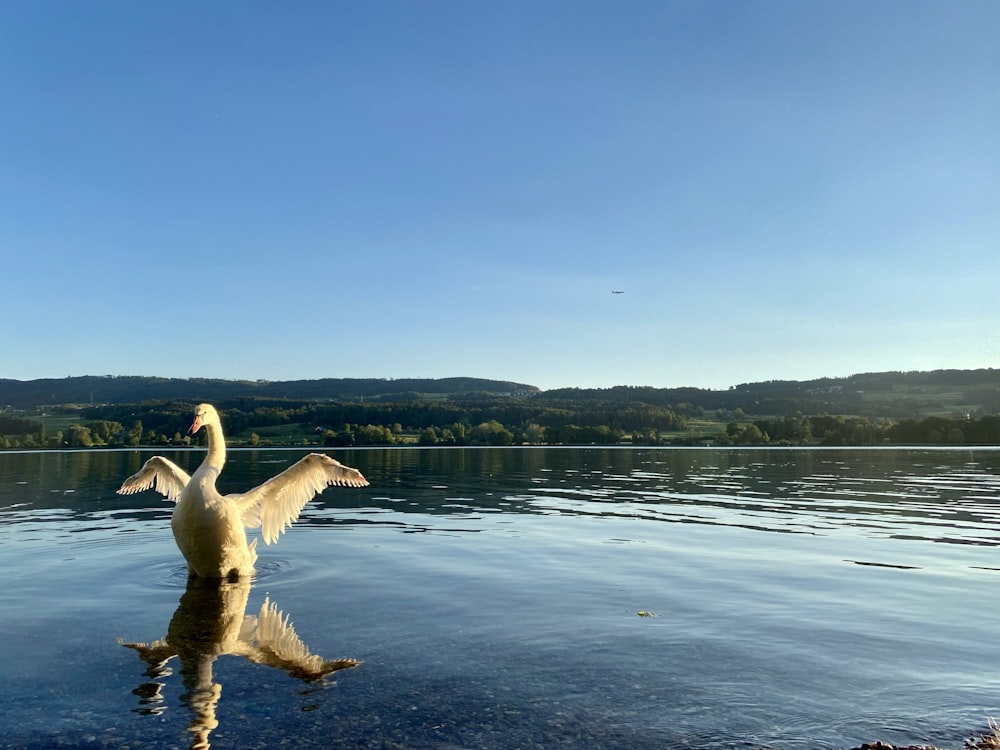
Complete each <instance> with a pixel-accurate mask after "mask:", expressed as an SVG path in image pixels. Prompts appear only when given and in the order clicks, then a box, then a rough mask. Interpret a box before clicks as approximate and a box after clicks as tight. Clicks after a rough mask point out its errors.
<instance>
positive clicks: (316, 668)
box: [240, 597, 361, 680]
mask: <svg viewBox="0 0 1000 750" xmlns="http://www.w3.org/2000/svg"><path fill="white" fill-rule="evenodd" d="M240 641H241V642H242V644H241V645H242V646H243V648H242V651H241V654H242V655H243V656H245V657H246V658H248V659H250V660H251V661H254V662H257V663H259V664H268V665H270V666H272V667H280V668H281V669H284V670H285V671H287V672H288V673H289V674H291V675H294V676H296V677H300V678H302V679H305V680H316V679H319V678H320V677H324V676H326V675H328V674H330V673H331V672H335V671H337V670H338V669H349V668H351V667H356V666H358V664H360V663H361V662H359V661H358V660H357V659H334V660H331V661H325V660H324V659H323V657H321V656H319V655H318V654H314V653H312V652H311V651H310V650H309V648H308V646H306V644H304V643H303V642H302V639H301V638H299V636H298V634H297V633H296V632H295V628H294V626H293V625H292V623H291V622H290V621H289V618H288V615H285V614H283V613H282V612H281V610H280V609H278V605H277V604H274V603H273V602H271V601H270V599H269V598H268V597H265V598H264V603H263V604H262V605H261V607H260V612H259V613H258V615H257V616H256V617H254V616H252V615H248V616H247V617H246V618H244V620H243V628H242V629H241V632H240Z"/></svg>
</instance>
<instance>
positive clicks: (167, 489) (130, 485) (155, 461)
mask: <svg viewBox="0 0 1000 750" xmlns="http://www.w3.org/2000/svg"><path fill="white" fill-rule="evenodd" d="M190 481H191V477H189V476H188V474H187V472H186V471H184V469H182V468H181V467H180V466H178V465H177V464H175V463H174V462H173V461H171V460H170V459H167V458H164V457H163V456H153V457H152V458H151V459H149V460H148V461H147V462H146V463H144V464H143V465H142V468H141V469H139V471H137V472H136V473H135V474H133V475H132V476H130V477H129V478H128V479H126V480H125V481H124V482H123V483H122V486H121V487H119V488H118V494H119V495H131V494H132V493H133V492H142V491H143V490H148V489H150V488H151V487H153V486H154V485H155V489H156V491H157V492H159V493H160V494H161V495H163V496H164V497H165V498H167V500H176V499H177V498H179V497H180V496H181V490H183V489H184V485H186V484H187V483H188V482H190Z"/></svg>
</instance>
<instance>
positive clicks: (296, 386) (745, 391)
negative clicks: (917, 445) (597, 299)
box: [0, 368, 1000, 419]
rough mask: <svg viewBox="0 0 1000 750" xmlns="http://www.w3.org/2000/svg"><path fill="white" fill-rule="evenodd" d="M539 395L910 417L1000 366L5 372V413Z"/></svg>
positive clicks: (969, 407)
mask: <svg viewBox="0 0 1000 750" xmlns="http://www.w3.org/2000/svg"><path fill="white" fill-rule="evenodd" d="M498 398H499V399H501V400H502V401H504V402H508V403H511V402H521V403H524V402H530V403H533V404H535V405H537V406H539V407H542V406H545V407H547V408H556V409H559V408H564V407H567V408H571V409H575V408H585V409H588V410H594V409H598V410H601V411H607V410H611V411H614V410H616V409H620V408H625V407H627V406H630V405H637V404H639V405H642V404H646V405H650V406H654V407H668V408H671V409H674V410H677V411H679V412H681V413H686V414H692V413H695V411H702V410H704V411H715V410H724V411H735V410H737V409H739V410H741V411H742V412H743V413H744V414H746V415H748V416H749V415H771V416H792V415H796V414H799V415H803V414H844V415H857V416H864V417H868V418H892V419H907V418H916V417H925V416H930V415H941V416H949V417H960V416H962V415H963V414H966V413H968V414H971V415H972V416H978V415H982V414H997V413H1000V370H997V369H992V368H991V369H979V370H934V371H929V372H880V373H864V374H858V375H851V376H849V377H844V378H819V379H816V380H807V381H794V380H773V381H766V382H757V383H742V384H740V385H736V386H733V387H731V388H727V389H724V390H712V389H704V388H693V387H692V388H652V387H646V386H616V387H614V388H560V389H555V390H548V391H541V390H539V389H538V388H537V387H535V386H533V385H527V384H524V383H512V382H508V381H499V380H488V379H482V378H464V377H456V378H439V379H426V378H400V379H391V378H390V379H385V378H325V379H320V380H293V381H274V382H271V381H260V380H259V381H246V380H215V379H204V378H193V379H188V380H184V379H176V378H155V377H139V376H118V377H115V376H85V377H69V378H61V379H44V380H26V381H21V380H2V379H0V410H2V409H4V408H5V407H6V408H12V409H15V410H31V409H37V408H39V407H41V406H45V405H57V404H77V405H80V406H88V405H98V404H135V403H142V402H150V401H170V400H175V401H184V402H188V403H194V402H198V401H209V402H213V403H224V402H232V401H235V400H239V399H267V400H287V401H302V402H344V403H350V402H359V401H364V402H369V403H370V402H379V403H415V402H421V401H440V400H450V401H462V402H465V403H473V402H489V401H495V400H496V399H498Z"/></svg>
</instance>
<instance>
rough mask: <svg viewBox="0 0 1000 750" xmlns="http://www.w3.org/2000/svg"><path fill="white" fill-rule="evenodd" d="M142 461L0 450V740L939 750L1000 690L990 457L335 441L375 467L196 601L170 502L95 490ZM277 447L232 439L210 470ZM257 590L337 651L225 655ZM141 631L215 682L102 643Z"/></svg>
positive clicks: (227, 485)
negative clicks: (243, 578)
mask: <svg viewBox="0 0 1000 750" xmlns="http://www.w3.org/2000/svg"><path fill="white" fill-rule="evenodd" d="M149 455H151V454H150V453H149V452H141V453H140V452H135V451H121V452H118V451H102V452H74V453H52V452H45V453H4V454H0V570H2V571H3V573H4V580H5V586H4V587H3V588H2V589H0V642H2V643H3V644H4V647H3V652H4V656H3V658H2V659H0V694H2V697H3V699H2V700H0V726H2V727H3V728H4V730H3V733H2V734H0V747H3V748H48V747H54V746H61V747H71V748H73V747H79V748H91V747H93V748H98V747H101V748H126V747H131V748H136V747H163V748H174V747H178V748H184V747H189V746H193V745H196V744H197V743H198V742H199V741H202V745H201V746H202V747H205V746H206V744H205V743H207V744H210V746H211V747H213V748H257V747H260V748H273V747H276V746H279V745H280V744H281V743H287V746H288V747H297V748H303V747H305V748H308V747H344V748H447V749H452V748H503V749H504V750H507V749H510V748H584V749H586V748H595V749H596V748H643V749H644V750H648V748H682V747H683V748H737V747H739V748H744V747H769V748H789V749H791V748H827V747H829V748H849V747H852V746H855V745H858V744H860V743H861V742H865V741H871V740H874V739H881V740H883V741H888V742H893V743H897V744H906V743H934V744H937V745H939V746H943V747H960V746H961V744H962V740H963V739H964V738H966V737H969V736H971V735H973V734H977V733H979V732H981V731H984V730H985V728H986V722H987V717H988V716H991V715H997V714H998V713H1000V678H998V668H1000V638H998V637H997V636H998V632H1000V627H998V626H1000V605H998V601H997V600H998V595H997V590H998V588H997V585H998V583H1000V555H998V552H1000V550H998V543H1000V527H998V517H1000V452H997V451H990V450H975V451H970V450H855V451H845V450H778V449H770V450H715V449H704V450H702V449H697V450H683V449H629V448H613V449H606V448H592V449H576V448H545V449H542V448H538V449H536V448H514V449H479V450H477V449H387V450H363V451H334V452H331V455H334V456H335V457H337V458H338V459H339V460H341V461H343V462H344V463H347V464H349V465H352V466H356V467H358V468H359V469H361V470H362V471H363V472H364V474H365V475H366V476H367V477H368V479H369V480H370V481H371V486H370V487H367V488H364V489H360V490H358V489H344V488H331V489H330V490H328V491H327V492H326V493H324V494H323V495H322V496H321V497H320V498H318V499H317V500H316V501H314V502H313V503H311V504H310V505H309V506H307V508H306V511H305V513H304V516H303V517H302V518H301V519H300V520H299V522H298V523H297V524H296V525H295V526H294V527H293V528H292V530H291V531H289V532H288V533H287V534H285V535H284V536H283V537H282V538H281V539H280V540H279V542H278V543H277V544H276V545H273V546H270V547H265V546H264V545H263V543H261V544H260V546H261V553H260V560H259V562H258V575H257V577H256V580H255V581H254V582H253V585H252V587H247V588H246V589H244V590H234V591H231V592H226V596H225V598H224V602H223V601H222V600H221V599H219V597H218V596H216V599H214V600H213V599H211V598H209V599H206V598H204V597H203V596H202V595H201V594H199V592H197V591H194V592H188V593H187V594H186V573H185V568H184V564H183V560H182V558H181V557H180V554H179V552H177V550H176V548H175V547H174V543H173V539H172V537H171V534H170V528H169V514H170V511H171V504H170V503H168V502H167V501H165V500H163V499H162V498H160V496H159V495H157V494H155V493H152V492H149V493H144V494H142V495H136V496H129V497H119V496H117V495H116V494H115V490H116V489H117V487H118V486H119V485H120V483H121V481H122V479H123V478H124V477H126V476H128V475H129V474H131V473H132V472H134V471H135V470H136V469H138V467H139V466H140V465H141V463H142V461H144V460H145V459H146V458H148V456H149ZM167 455H168V456H169V457H171V458H172V459H173V460H175V461H177V462H178V463H180V464H181V465H182V466H186V467H188V468H189V469H191V470H193V468H194V467H195V466H197V464H198V463H199V462H200V460H201V454H200V453H199V452H197V451H193V452H176V453H168V454H167ZM301 455H303V451H232V452H231V453H230V460H229V463H227V466H226V470H225V472H224V474H223V482H222V483H221V484H222V487H221V489H223V491H239V490H244V489H247V488H249V487H250V486H253V485H255V484H257V483H259V482H260V481H263V480H264V479H266V478H268V477H269V476H271V475H272V474H274V473H276V472H278V471H280V470H282V469H283V468H284V467H286V466H287V465H289V464H290V463H292V462H294V461H295V460H297V459H298V458H299V457H301ZM182 596H185V600H184V602H183V603H181V598H182ZM220 602H221V603H220ZM265 602H266V603H267V604H268V605H274V607H276V608H277V610H280V612H281V616H280V618H279V619H281V620H282V621H287V622H288V623H290V624H291V626H292V627H293V628H294V631H295V636H296V638H297V640H298V641H299V642H300V645H301V646H302V647H303V648H305V649H308V651H309V652H310V653H311V654H315V655H318V656H319V657H320V658H321V659H328V660H329V659H337V658H340V657H348V658H355V659H359V660H361V661H362V664H361V665H360V666H358V667H356V668H353V669H345V670H342V671H338V672H335V673H333V674H331V675H330V676H328V677H327V678H326V679H325V680H322V681H318V682H308V681H305V680H304V679H301V677H302V675H301V674H299V675H296V674H295V673H294V670H288V669H286V668H283V667H281V666H275V665H274V664H271V663H267V660H266V659H265V658H264V657H263V656H262V654H264V655H265V656H267V655H268V654H270V655H271V656H269V657H268V658H271V657H273V651H274V649H271V651H270V652H268V651H267V648H262V649H258V651H257V652H256V653H255V654H250V655H248V654H247V653H240V648H239V647H238V646H234V644H235V643H236V642H237V641H238V638H235V637H234V636H233V635H232V631H231V628H230V630H229V631H227V627H229V625H231V624H232V623H236V630H237V631H238V629H239V627H238V626H239V621H240V620H241V619H242V617H241V616H242V614H243V613H244V612H245V613H246V614H248V615H251V616H257V615H259V613H260V611H261V607H262V605H264V604H265ZM639 611H643V612H648V613H653V616H647V617H642V616H639V615H638V614H637V613H638V612H639ZM168 630H169V631H170V633H171V634H172V635H171V637H172V638H174V639H175V640H180V639H181V638H183V639H185V640H184V643H187V644H189V645H191V644H194V645H193V646H192V648H193V649H194V650H195V651H197V652H198V654H200V659H201V661H200V662H199V663H200V664H201V668H202V669H204V667H205V665H206V663H207V664H208V665H209V666H210V673H209V675H208V678H207V682H206V683H205V684H206V685H208V686H209V687H210V688H211V685H216V686H218V688H211V689H210V690H208V691H207V692H206V691H199V690H198V689H197V686H196V685H195V683H197V682H198V678H199V674H198V669H197V668H192V667H191V659H189V660H188V661H187V662H184V661H183V660H182V659H172V660H171V661H169V662H167V664H166V665H162V666H160V667H159V668H158V669H156V668H151V667H150V664H147V662H145V661H143V660H141V659H140V657H139V654H138V653H137V651H136V650H133V649H132V648H126V647H124V646H123V645H121V643H120V641H124V642H127V643H134V642H143V643H147V644H148V643H150V642H153V641H156V639H159V638H163V637H164V636H166V635H167V634H168ZM227 632H228V633H229V634H228V635H226V633H227ZM258 645H259V644H258ZM265 645H266V644H265ZM244 651H246V649H244ZM207 654H210V655H207ZM211 655H217V658H215V659H214V662H213V661H212V658H211ZM189 656H190V655H189ZM251 656H254V657H255V658H251ZM261 662H263V663H261ZM200 676H201V677H204V674H201V675H200ZM211 690H215V692H214V693H212V692H211ZM206 716H207V717H208V718H206ZM199 723H200V733H199V732H192V731H190V729H191V727H192V725H199ZM195 728H196V729H197V728H198V727H197V726H196V727H195ZM199 738H200V740H199Z"/></svg>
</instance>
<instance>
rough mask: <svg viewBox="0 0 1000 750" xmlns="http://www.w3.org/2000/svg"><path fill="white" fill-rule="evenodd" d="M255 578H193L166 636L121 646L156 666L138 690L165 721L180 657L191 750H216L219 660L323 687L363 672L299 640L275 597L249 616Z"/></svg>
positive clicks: (143, 705) (148, 709) (145, 706)
mask: <svg viewBox="0 0 1000 750" xmlns="http://www.w3.org/2000/svg"><path fill="white" fill-rule="evenodd" d="M250 584H251V581H250V579H249V578H241V579H237V580H234V581H219V580H213V579H200V578H191V579H189V581H188V586H187V590H186V591H185V592H184V595H183V596H181V601H180V604H179V605H178V607H177V611H176V612H174V616H173V618H171V620H170V625H169V627H168V628H167V634H166V636H164V637H163V638H161V639H159V640H157V641H153V642H151V643H126V642H125V641H124V640H123V639H119V641H118V642H119V643H121V644H122V645H123V646H126V647H127V648H131V649H135V650H136V651H138V652H139V656H140V657H141V658H142V660H143V661H145V662H146V663H147V664H149V668H148V669H147V670H146V672H145V675H146V676H147V677H151V678H153V679H154V680H156V681H154V682H147V683H143V684H142V685H140V686H139V687H138V688H136V689H135V690H134V691H133V693H135V694H136V695H138V696H139V703H140V707H139V708H138V709H136V710H137V711H139V712H140V713H146V714H160V713H162V712H163V711H164V710H166V707H165V706H164V705H163V700H164V699H163V695H162V690H163V688H164V687H165V685H166V683H165V682H162V681H161V680H162V679H163V678H165V677H167V676H169V675H170V674H171V673H172V670H171V668H170V667H169V666H167V663H168V662H169V661H170V660H171V659H173V658H174V657H175V656H176V657H178V659H179V661H180V675H181V682H182V683H183V686H184V690H185V692H184V695H182V696H181V700H182V701H183V702H184V703H186V704H187V705H188V706H189V707H190V709H191V712H192V714H193V716H192V718H191V723H190V725H189V727H188V731H189V732H191V733H192V735H193V737H192V741H191V748H192V749H198V750H203V749H207V748H208V747H209V734H211V732H212V730H213V729H215V728H216V727H217V726H218V724H219V722H218V720H217V719H216V715H215V711H216V706H217V705H218V702H219V698H220V696H221V695H222V686H221V685H219V684H218V683H216V682H213V679H212V665H213V663H214V662H215V660H216V658H218V657H219V656H226V655H229V654H232V655H234V656H242V657H244V658H246V659H249V660H250V661H252V662H255V663H257V664H267V665H269V666H272V667H278V668H279V669H283V670H284V671H285V672H287V673H288V674H289V675H291V676H293V677H296V678H298V679H300V680H303V681H305V682H316V681H319V680H322V679H323V678H324V677H326V676H327V675H329V674H331V673H332V672H336V671H338V670H341V669H349V668H351V667H356V666H357V665H358V664H360V663H361V662H359V661H357V660H356V659H336V660H333V661H324V660H323V658H322V657H320V656H318V655H317V654H313V653H310V651H309V649H308V648H307V647H306V645H305V644H304V643H303V642H302V640H301V639H300V638H299V637H298V635H297V634H296V633H295V629H294V628H293V627H292V623H291V622H290V621H289V618H288V617H287V616H286V615H284V614H283V613H282V612H281V611H280V610H279V609H278V607H277V605H276V604H273V603H271V601H270V599H269V598H265V599H264V603H263V604H262V605H261V607H260V611H259V612H258V613H257V614H256V615H244V613H245V611H246V606H247V600H248V599H249V597H250Z"/></svg>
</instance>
